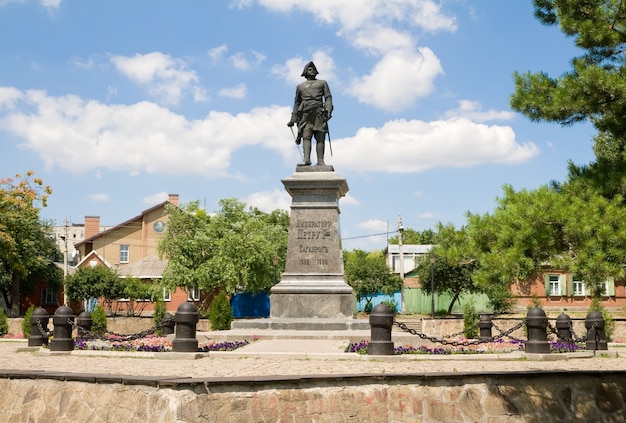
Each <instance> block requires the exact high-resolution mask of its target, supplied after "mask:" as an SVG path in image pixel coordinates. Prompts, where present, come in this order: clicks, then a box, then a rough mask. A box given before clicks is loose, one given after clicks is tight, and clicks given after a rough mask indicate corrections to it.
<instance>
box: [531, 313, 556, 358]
mask: <svg viewBox="0 0 626 423" xmlns="http://www.w3.org/2000/svg"><path fill="white" fill-rule="evenodd" d="M526 328H527V329H528V341H527V342H526V350H525V351H526V354H548V353H549V352H550V343H549V342H548V334H547V332H546V330H547V329H548V318H547V317H546V313H545V311H543V309H542V308H540V307H533V308H531V309H530V310H528V315H527V316H526Z"/></svg>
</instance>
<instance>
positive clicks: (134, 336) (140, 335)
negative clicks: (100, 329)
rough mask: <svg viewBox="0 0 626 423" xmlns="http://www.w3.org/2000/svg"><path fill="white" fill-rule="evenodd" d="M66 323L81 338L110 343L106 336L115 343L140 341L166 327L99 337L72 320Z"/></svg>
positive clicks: (161, 325) (160, 325)
mask: <svg viewBox="0 0 626 423" xmlns="http://www.w3.org/2000/svg"><path fill="white" fill-rule="evenodd" d="M67 323H68V324H69V325H71V326H72V330H74V329H76V330H77V332H78V335H79V336H80V337H81V338H88V339H100V340H103V341H111V339H110V338H107V336H114V337H115V338H116V339H114V340H115V341H119V342H125V341H134V340H137V339H142V338H145V337H146V336H148V335H152V334H154V333H155V332H156V331H157V330H159V329H162V328H164V327H165V326H166V324H163V323H161V324H159V325H157V326H153V327H151V328H150V329H146V330H144V331H142V332H139V333H135V334H132V335H122V334H119V333H115V332H105V334H104V335H100V334H98V333H95V332H92V331H90V330H87V329H85V328H83V327H82V326H80V325H78V324H77V323H75V322H74V321H73V320H72V319H67Z"/></svg>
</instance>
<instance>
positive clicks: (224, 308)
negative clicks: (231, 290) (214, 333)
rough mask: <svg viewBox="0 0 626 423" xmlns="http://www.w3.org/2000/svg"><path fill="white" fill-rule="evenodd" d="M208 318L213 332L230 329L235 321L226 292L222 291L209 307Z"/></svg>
mask: <svg viewBox="0 0 626 423" xmlns="http://www.w3.org/2000/svg"><path fill="white" fill-rule="evenodd" d="M208 317H209V321H210V322H211V330H228V329H230V324H231V322H232V321H233V311H232V309H231V308H230V302H229V301H228V295H226V292H224V291H220V293H219V294H217V296H216V297H215V298H214V299H213V302H211V306H210V307H209V311H208Z"/></svg>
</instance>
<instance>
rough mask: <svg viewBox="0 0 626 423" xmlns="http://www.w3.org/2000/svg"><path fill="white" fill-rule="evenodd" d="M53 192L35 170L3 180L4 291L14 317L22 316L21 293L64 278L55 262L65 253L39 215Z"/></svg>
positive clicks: (0, 269)
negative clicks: (40, 282)
mask: <svg viewBox="0 0 626 423" xmlns="http://www.w3.org/2000/svg"><path fill="white" fill-rule="evenodd" d="M51 193H52V190H51V189H50V187H49V186H44V184H43V182H42V180H41V179H39V178H36V177H34V172H32V171H29V172H27V173H26V175H25V176H24V177H22V176H21V175H16V176H15V178H8V179H0V290H1V291H2V295H3V297H4V300H5V303H6V304H7V307H8V308H9V310H8V315H9V316H10V317H18V316H19V314H20V298H21V294H22V293H27V292H30V291H31V290H32V289H33V288H34V287H35V283H36V282H37V281H38V280H45V281H47V283H48V286H50V287H51V288H55V287H58V286H60V284H61V281H62V272H61V271H60V269H58V268H57V266H56V265H55V264H54V262H55V261H59V258H60V257H62V256H61V252H60V251H59V249H58V248H57V246H56V244H55V243H54V237H53V236H52V233H51V224H50V223H49V222H44V221H42V220H41V219H40V217H39V212H40V207H45V206H46V201H47V199H48V196H49V195H50V194H51Z"/></svg>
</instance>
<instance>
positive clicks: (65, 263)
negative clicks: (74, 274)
mask: <svg viewBox="0 0 626 423" xmlns="http://www.w3.org/2000/svg"><path fill="white" fill-rule="evenodd" d="M63 228H64V230H65V234H64V236H63V243H64V244H65V251H64V252H63V305H67V289H66V287H65V280H66V279H67V236H68V234H67V219H63Z"/></svg>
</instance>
